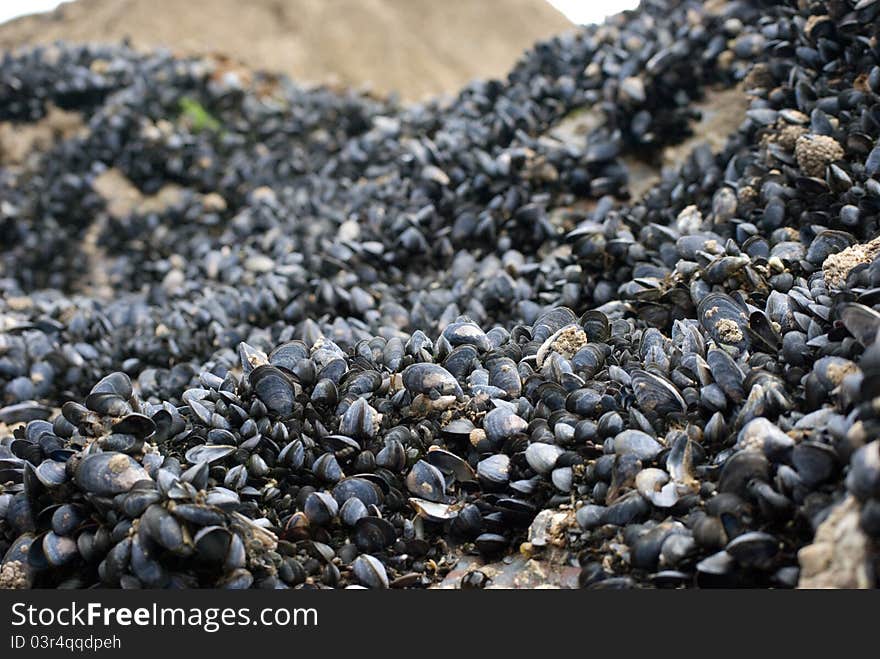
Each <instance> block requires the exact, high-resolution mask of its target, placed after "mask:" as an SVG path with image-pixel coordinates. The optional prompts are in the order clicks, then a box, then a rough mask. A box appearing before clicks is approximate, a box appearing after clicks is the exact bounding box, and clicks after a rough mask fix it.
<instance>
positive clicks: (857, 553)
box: [798, 496, 875, 588]
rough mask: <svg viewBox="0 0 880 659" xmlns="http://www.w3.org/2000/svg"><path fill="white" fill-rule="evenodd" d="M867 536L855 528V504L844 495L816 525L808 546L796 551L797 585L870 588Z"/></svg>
mask: <svg viewBox="0 0 880 659" xmlns="http://www.w3.org/2000/svg"><path fill="white" fill-rule="evenodd" d="M868 551H869V545H868V537H867V536H866V535H865V534H864V533H863V532H862V530H861V529H860V528H859V505H858V502H857V501H856V499H855V497H852V496H848V497H847V498H846V499H844V500H843V501H842V502H841V503H839V504H838V505H837V506H836V507H835V508H834V510H832V511H831V514H830V515H828V518H827V519H826V520H825V521H824V522H822V523H821V524H820V525H819V528H818V529H817V530H816V537H815V538H814V539H813V543H812V544H811V545H807V546H806V547H804V548H803V549H801V550H800V551H799V552H798V561H799V562H800V565H801V574H800V581H799V582H798V588H871V587H872V586H873V585H874V578H875V577H874V575H873V574H872V569H871V563H870V560H869V554H868Z"/></svg>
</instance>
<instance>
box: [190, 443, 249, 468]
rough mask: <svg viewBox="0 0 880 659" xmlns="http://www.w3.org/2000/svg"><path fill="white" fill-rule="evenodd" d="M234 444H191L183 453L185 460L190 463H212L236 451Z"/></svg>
mask: <svg viewBox="0 0 880 659" xmlns="http://www.w3.org/2000/svg"><path fill="white" fill-rule="evenodd" d="M236 449H237V447H236V446H231V445H222V444H199V445H197V446H193V447H192V448H191V449H189V450H188V451H187V452H186V454H185V455H184V457H185V459H186V461H187V462H188V463H190V464H192V465H197V464H199V463H205V464H212V463H214V462H218V461H220V460H222V459H223V458H225V457H226V456H228V455H231V454H232V453H234V452H235V451H236Z"/></svg>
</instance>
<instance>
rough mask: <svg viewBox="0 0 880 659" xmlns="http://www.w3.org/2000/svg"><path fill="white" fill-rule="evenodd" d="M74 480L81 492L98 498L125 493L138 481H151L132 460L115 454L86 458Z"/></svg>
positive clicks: (126, 456) (122, 454) (109, 453)
mask: <svg viewBox="0 0 880 659" xmlns="http://www.w3.org/2000/svg"><path fill="white" fill-rule="evenodd" d="M75 478H76V482H77V484H78V485H79V486H80V487H81V488H82V489H83V490H85V491H86V492H90V493H92V494H97V495H98V496H113V495H114V494H120V493H121V492H127V491H128V490H130V489H131V488H132V487H133V486H134V484H135V483H137V482H138V481H143V480H151V479H150V475H149V474H148V473H147V471H146V470H145V469H144V468H143V467H142V466H141V465H140V464H139V463H138V462H137V461H136V460H135V459H134V458H132V457H130V456H128V455H126V454H124V453H115V452H107V453H95V454H92V455H88V456H86V457H85V458H83V460H82V461H81V462H80V463H79V466H78V467H77V469H76V477H75Z"/></svg>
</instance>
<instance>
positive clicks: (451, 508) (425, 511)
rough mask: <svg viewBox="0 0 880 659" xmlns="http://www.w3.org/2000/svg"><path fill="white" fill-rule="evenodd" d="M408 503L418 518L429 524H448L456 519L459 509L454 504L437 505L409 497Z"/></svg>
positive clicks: (433, 502)
mask: <svg viewBox="0 0 880 659" xmlns="http://www.w3.org/2000/svg"><path fill="white" fill-rule="evenodd" d="M409 503H410V505H411V506H412V507H413V509H414V510H415V511H416V514H417V515H418V516H419V517H421V518H422V519H426V520H428V521H429V522H437V523H442V522H448V521H449V520H453V519H455V518H456V517H458V511H459V507H458V506H456V505H454V504H448V503H437V502H435V501H428V500H426V499H419V498H417V497H411V498H410V499H409Z"/></svg>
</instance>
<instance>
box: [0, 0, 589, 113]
mask: <svg viewBox="0 0 880 659" xmlns="http://www.w3.org/2000/svg"><path fill="white" fill-rule="evenodd" d="M571 27H572V25H571V23H569V21H568V20H566V18H565V17H564V16H562V14H560V13H558V12H557V11H556V10H555V9H553V8H552V7H551V6H550V5H549V4H547V3H546V2H544V1H543V0H444V1H443V2H436V1H435V0H248V2H240V0H189V1H187V2H178V0H78V1H77V2H72V3H65V4H64V5H62V6H61V7H59V8H58V9H57V10H55V11H54V12H49V13H46V14H38V15H34V16H25V17H22V18H19V19H16V20H14V21H10V22H8V23H5V24H3V25H0V48H3V49H11V48H15V47H18V46H22V45H30V44H36V43H51V42H52V41H56V40H59V39H64V40H67V41H74V42H77V41H82V42H88V41H101V42H113V41H119V40H121V39H123V38H126V37H128V38H130V39H131V42H132V43H133V44H134V45H135V46H137V47H142V48H148V47H155V46H168V47H170V48H172V49H173V50H175V51H178V52H181V53H187V54H189V53H198V54H203V53H209V52H222V53H223V54H225V55H228V56H230V57H233V58H236V59H240V60H241V61H242V62H244V63H246V64H248V65H249V66H252V67H255V68H262V69H266V70H269V71H277V72H284V73H287V74H289V75H291V76H292V77H294V78H295V79H297V80H301V81H306V82H323V83H326V82H330V83H340V84H345V85H353V86H361V85H364V84H366V85H370V86H371V87H372V89H373V90H375V91H377V92H382V93H387V92H392V91H398V92H399V93H400V94H401V97H402V98H403V99H405V100H418V99H421V98H424V97H425V96H428V95H437V94H443V93H455V92H457V91H458V90H459V88H460V87H461V86H462V85H464V84H466V83H467V82H468V81H470V80H472V79H474V78H487V77H498V76H503V75H505V74H506V72H507V71H509V70H510V68H511V66H512V65H513V63H514V62H515V61H516V60H517V58H518V57H519V56H520V54H521V53H522V52H523V50H525V49H526V48H528V47H529V46H531V45H532V44H533V43H534V42H535V41H536V40H538V39H542V38H546V37H550V36H552V35H554V34H557V33H559V32H562V31H565V30H566V29H569V28H571Z"/></svg>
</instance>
